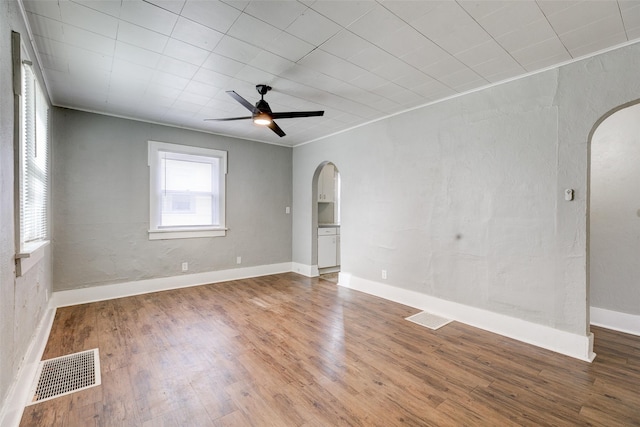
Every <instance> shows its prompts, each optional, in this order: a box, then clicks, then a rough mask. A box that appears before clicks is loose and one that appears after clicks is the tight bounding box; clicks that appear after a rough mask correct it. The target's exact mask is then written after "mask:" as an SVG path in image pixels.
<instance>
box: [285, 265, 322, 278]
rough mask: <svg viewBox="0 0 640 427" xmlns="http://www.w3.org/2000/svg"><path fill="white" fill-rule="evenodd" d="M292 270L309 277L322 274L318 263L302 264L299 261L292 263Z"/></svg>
mask: <svg viewBox="0 0 640 427" xmlns="http://www.w3.org/2000/svg"><path fill="white" fill-rule="evenodd" d="M291 271H293V272H294V273H298V274H302V275H303V276H307V277H318V276H319V275H320V272H319V271H318V266H317V265H307V264H300V263H298V262H292V263H291Z"/></svg>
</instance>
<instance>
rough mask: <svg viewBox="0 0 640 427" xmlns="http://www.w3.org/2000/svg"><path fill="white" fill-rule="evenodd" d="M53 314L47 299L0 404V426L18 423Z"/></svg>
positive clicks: (53, 310) (45, 341)
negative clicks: (0, 407) (31, 337)
mask: <svg viewBox="0 0 640 427" xmlns="http://www.w3.org/2000/svg"><path fill="white" fill-rule="evenodd" d="M55 314H56V307H55V306H54V305H53V304H52V301H51V300H49V305H48V307H47V311H46V312H45V314H44V316H43V317H42V319H41V320H40V324H38V327H37V329H36V331H35V334H34V336H33V339H32V340H31V343H29V348H28V349H27V353H26V355H25V358H24V360H23V362H22V366H20V368H19V369H18V375H17V377H16V379H15V382H14V383H13V384H12V385H11V387H10V388H9V393H8V394H7V400H6V401H5V402H4V405H2V411H0V426H7V427H9V426H18V425H19V424H20V419H21V418H22V413H23V411H24V407H25V405H26V403H27V399H28V398H29V396H28V394H29V389H30V388H31V384H32V382H33V378H34V376H35V375H36V371H37V369H38V364H39V363H40V360H41V359H42V354H43V353H44V349H45V347H46V345H47V340H48V339H49V333H50V332H51V326H52V325H53V318H54V317H55Z"/></svg>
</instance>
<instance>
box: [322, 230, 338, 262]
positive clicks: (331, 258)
mask: <svg viewBox="0 0 640 427" xmlns="http://www.w3.org/2000/svg"><path fill="white" fill-rule="evenodd" d="M336 249H337V246H336V236H335V235H333V236H318V268H325V267H335V266H336V265H338V264H337V252H336Z"/></svg>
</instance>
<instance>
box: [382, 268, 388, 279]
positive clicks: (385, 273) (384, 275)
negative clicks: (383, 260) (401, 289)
mask: <svg viewBox="0 0 640 427" xmlns="http://www.w3.org/2000/svg"><path fill="white" fill-rule="evenodd" d="M382 278H383V279H386V278H387V270H382Z"/></svg>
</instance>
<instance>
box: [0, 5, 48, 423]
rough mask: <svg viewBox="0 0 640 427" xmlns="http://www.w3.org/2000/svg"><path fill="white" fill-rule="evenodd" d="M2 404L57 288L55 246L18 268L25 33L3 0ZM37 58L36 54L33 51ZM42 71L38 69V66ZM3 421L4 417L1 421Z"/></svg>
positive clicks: (0, 111) (0, 150)
mask: <svg viewBox="0 0 640 427" xmlns="http://www.w3.org/2000/svg"><path fill="white" fill-rule="evenodd" d="M0 28H1V29H2V33H1V34H0V408H2V407H3V406H4V402H5V401H6V399H7V396H8V392H9V389H10V387H11V385H12V384H13V382H14V380H15V379H16V376H17V374H18V370H19V368H20V366H21V364H22V362H23V359H24V357H25V355H26V352H27V349H28V347H29V344H30V343H31V340H32V337H33V335H34V333H35V331H36V328H37V326H38V325H39V323H40V321H41V319H42V317H43V315H44V313H45V310H46V307H47V296H48V295H49V294H50V292H51V262H50V259H51V256H50V247H49V250H47V253H46V255H45V257H44V259H43V260H42V261H41V262H40V263H39V264H38V265H36V266H34V267H33V268H32V269H31V270H29V271H28V272H27V274H26V275H24V276H23V277H18V278H16V276H15V272H16V268H15V262H14V256H15V238H14V236H15V226H14V191H13V186H14V179H13V176H14V168H13V158H14V150H13V121H14V115H13V89H12V69H11V57H12V54H11V31H12V30H13V31H17V32H19V33H21V34H22V38H23V41H26V43H25V44H26V45H27V46H28V36H27V32H26V29H25V26H24V21H23V20H22V16H21V15H20V11H19V8H18V5H17V3H16V2H15V1H13V0H12V1H0ZM32 58H33V55H32ZM36 72H38V70H37V69H36ZM0 422H1V420H0Z"/></svg>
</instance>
